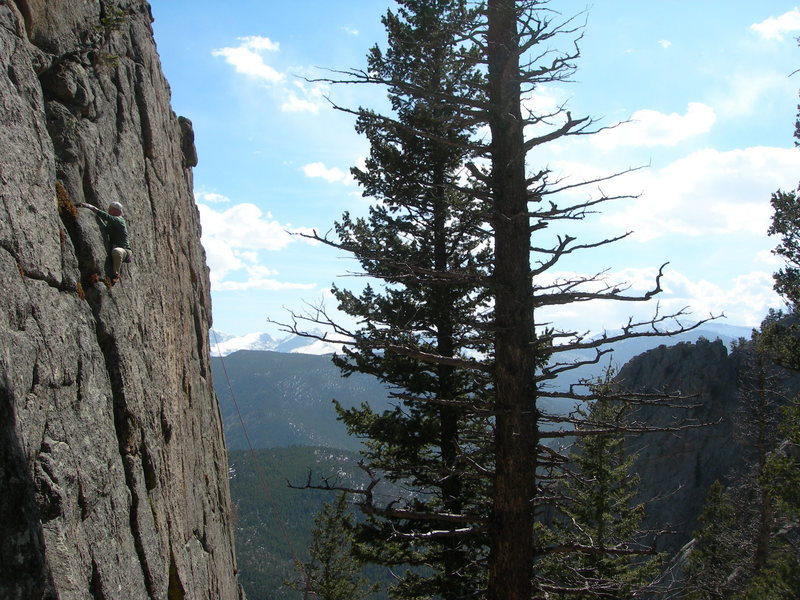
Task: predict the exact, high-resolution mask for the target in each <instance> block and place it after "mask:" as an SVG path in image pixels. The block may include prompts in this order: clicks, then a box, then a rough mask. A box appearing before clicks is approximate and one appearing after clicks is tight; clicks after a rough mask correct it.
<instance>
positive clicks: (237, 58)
mask: <svg viewBox="0 0 800 600" xmlns="http://www.w3.org/2000/svg"><path fill="white" fill-rule="evenodd" d="M238 40H239V41H240V42H241V43H240V44H239V46H237V47H235V48H234V47H228V48H220V49H218V50H213V51H212V52H211V54H212V55H213V56H222V57H223V58H224V59H225V62H227V63H228V64H229V65H232V66H233V68H234V69H236V72H237V73H242V74H243V75H247V76H249V77H253V78H255V79H260V80H263V81H266V82H269V83H273V84H275V83H280V82H281V81H283V79H284V77H285V76H284V75H283V73H279V72H278V71H277V70H276V69H275V68H273V67H271V66H270V65H268V64H266V63H265V62H264V56H263V53H264V52H276V51H277V50H278V48H279V47H280V46H279V44H277V43H275V42H272V41H271V40H270V39H269V38H265V37H260V36H248V37H240V38H238Z"/></svg>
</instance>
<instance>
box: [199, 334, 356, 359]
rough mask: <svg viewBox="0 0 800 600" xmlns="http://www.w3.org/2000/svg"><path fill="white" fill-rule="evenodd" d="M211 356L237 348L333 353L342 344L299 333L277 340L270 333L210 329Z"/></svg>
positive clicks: (337, 350) (226, 353)
mask: <svg viewBox="0 0 800 600" xmlns="http://www.w3.org/2000/svg"><path fill="white" fill-rule="evenodd" d="M209 340H210V344H211V356H228V354H231V353H232V352H236V351H237V350H271V351H273V352H286V353H294V354H318V355H319V354H333V353H334V352H341V344H334V343H331V342H324V341H322V340H315V339H312V338H304V337H301V336H298V335H289V336H287V337H284V338H281V339H278V340H276V339H275V338H273V337H272V336H271V335H269V334H268V333H261V332H256V333H247V334H245V335H231V334H228V333H225V332H223V331H218V330H216V329H211V330H210V331H209Z"/></svg>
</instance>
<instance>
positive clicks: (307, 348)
mask: <svg viewBox="0 0 800 600" xmlns="http://www.w3.org/2000/svg"><path fill="white" fill-rule="evenodd" d="M750 331H751V328H749V327H743V326H740V325H726V324H724V323H714V322H711V323H704V324H703V325H702V326H701V327H700V328H698V329H697V330H695V331H692V332H688V333H684V334H681V335H676V336H674V337H663V338H637V339H631V340H626V341H624V342H622V343H620V344H617V345H616V346H615V348H614V355H613V363H614V364H616V365H617V366H618V367H621V366H622V365H624V364H625V363H626V362H628V361H629V360H630V359H631V358H633V357H634V356H636V355H638V354H641V353H642V352H645V351H646V350H649V349H650V348H654V347H656V346H660V345H661V344H665V345H667V346H673V345H675V344H677V343H679V342H691V341H694V340H696V339H698V338H699V337H706V338H708V339H711V340H714V339H716V338H719V339H721V340H722V341H723V342H724V343H725V345H729V344H730V342H732V341H734V340H736V339H738V338H740V337H745V338H749V337H750ZM609 333H610V334H611V333H612V332H609ZM209 334H210V335H209V338H210V341H211V356H228V355H229V354H231V353H233V352H236V351H238V350H269V351H272V352H287V353H291V354H316V355H321V354H333V353H334V352H339V351H341V344H335V343H331V342H323V341H321V340H315V339H312V338H305V337H301V336H298V335H288V336H285V337H282V338H280V339H275V338H273V337H272V336H271V335H269V334H268V333H262V332H256V333H246V334H244V335H232V334H229V333H225V332H223V331H219V330H218V329H211V330H210V332H209Z"/></svg>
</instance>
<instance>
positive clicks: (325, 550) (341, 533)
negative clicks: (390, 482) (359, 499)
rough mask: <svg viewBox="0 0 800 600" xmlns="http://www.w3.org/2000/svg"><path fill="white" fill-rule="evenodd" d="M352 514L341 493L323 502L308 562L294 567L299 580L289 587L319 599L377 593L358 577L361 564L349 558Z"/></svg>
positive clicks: (350, 599) (351, 598)
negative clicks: (335, 497)
mask: <svg viewBox="0 0 800 600" xmlns="http://www.w3.org/2000/svg"><path fill="white" fill-rule="evenodd" d="M352 528H353V515H352V514H351V513H350V512H349V511H348V509H347V501H346V499H345V495H344V494H340V495H339V497H338V498H337V500H336V502H335V503H333V504H328V503H325V504H324V505H323V507H322V509H321V510H320V512H319V513H317V516H316V517H315V518H314V529H313V531H312V534H313V536H314V537H313V541H312V543H311V547H310V548H309V554H310V556H311V560H310V561H309V562H307V563H304V564H298V565H297V571H298V573H299V575H300V577H301V578H300V580H299V581H295V582H291V583H289V585H290V586H291V587H293V588H294V589H296V590H299V591H302V592H304V594H305V596H304V597H309V594H310V595H311V597H313V598H319V599H320V600H361V599H362V598H367V597H369V596H371V595H372V594H374V593H375V592H376V591H377V590H378V585H377V584H370V583H369V581H367V579H366V578H364V577H363V576H362V575H361V566H362V565H361V563H360V562H358V561H357V560H356V559H355V558H353V556H352V555H351V550H352Z"/></svg>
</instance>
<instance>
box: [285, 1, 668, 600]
mask: <svg viewBox="0 0 800 600" xmlns="http://www.w3.org/2000/svg"><path fill="white" fill-rule="evenodd" d="M398 6H399V9H398V11H397V13H393V12H391V11H390V12H389V13H387V15H386V17H385V18H384V24H385V25H386V28H387V32H388V49H387V50H386V52H382V51H381V50H380V49H378V48H377V47H376V48H373V50H372V51H371V52H370V55H369V65H368V68H367V69H365V70H353V71H347V72H344V73H341V74H340V75H341V76H342V77H343V79H341V80H328V81H333V82H339V83H341V82H346V83H365V84H378V85H383V86H385V87H386V89H387V92H388V97H389V99H390V102H391V108H392V111H391V113H390V114H377V113H375V112H372V111H369V110H364V109H362V110H359V111H349V109H343V110H347V111H348V112H352V113H354V114H355V115H356V116H357V117H358V122H357V128H358V130H359V131H361V132H362V133H364V134H365V135H366V136H367V138H368V139H369V141H370V146H371V151H370V157H369V159H368V160H367V163H366V166H365V168H364V169H361V170H358V169H356V170H354V175H355V177H356V178H357V179H358V180H359V182H360V183H361V184H362V186H363V187H364V192H365V194H366V195H368V196H371V197H374V198H375V199H376V204H375V205H374V206H373V208H372V209H371V210H370V214H369V217H368V218H366V219H353V218H351V217H350V215H345V216H344V217H343V219H342V220H341V221H340V222H339V223H338V224H337V225H336V228H335V234H336V237H332V238H328V237H321V236H315V238H316V239H317V240H318V241H321V242H323V243H326V244H329V245H331V246H334V247H337V248H342V249H345V250H347V251H349V252H352V253H353V255H354V256H355V257H356V258H357V260H358V261H359V263H360V265H361V267H362V269H363V274H365V275H367V276H369V277H371V278H372V279H371V283H370V285H368V286H367V287H366V289H365V290H364V291H363V292H360V293H355V292H350V291H348V290H344V289H341V288H338V287H337V288H335V295H336V298H337V300H338V302H339V308H340V309H341V310H343V311H344V312H346V313H348V314H349V315H352V316H353V317H355V318H356V319H357V320H358V323H359V325H358V327H357V328H356V329H355V330H347V329H346V328H344V327H343V326H342V325H341V324H337V323H336V322H335V321H334V320H333V319H331V318H330V317H329V316H328V315H327V314H326V313H325V310H324V308H323V307H320V308H319V310H318V311H316V312H313V313H312V314H310V315H306V316H305V318H306V319H308V320H310V321H312V322H314V323H317V324H323V325H327V326H329V327H330V328H332V329H333V330H334V331H336V332H338V333H340V334H343V335H345V336H346V337H347V339H349V340H350V341H349V342H348V344H349V348H348V350H347V352H346V353H345V355H344V356H342V357H339V358H337V359H336V361H337V364H339V366H340V367H341V368H342V369H343V371H344V372H345V374H347V373H351V372H355V371H359V372H366V373H371V374H373V375H376V376H377V377H379V378H380V379H382V380H383V381H385V382H386V383H387V384H389V385H390V386H392V388H393V389H394V394H395V397H396V398H397V399H398V405H397V408H396V409H395V410H394V411H389V412H387V413H385V414H380V415H378V414H374V413H373V412H372V411H371V410H370V408H369V407H368V406H364V407H361V408H360V409H356V410H350V411H341V412H340V415H341V418H342V420H344V421H345V423H346V424H347V426H348V427H349V429H350V431H351V432H352V433H353V434H355V435H358V436H361V437H364V438H366V440H367V441H366V443H367V450H366V452H365V469H367V470H368V472H370V473H372V474H373V475H374V477H375V478H376V480H377V478H379V477H385V478H387V479H390V480H391V481H394V482H396V483H398V484H402V485H405V486H407V487H408V489H409V492H408V495H407V497H404V498H394V499H391V500H390V501H382V499H381V498H379V497H378V495H376V494H375V493H374V489H375V488H374V486H373V487H369V488H367V489H365V490H347V491H348V492H351V493H354V494H357V495H358V496H359V497H360V499H359V504H360V507H361V509H362V510H363V511H364V512H365V513H366V514H367V515H368V516H369V517H370V519H369V521H368V524H367V526H365V527H364V528H363V529H362V530H361V531H360V533H359V538H358V541H359V549H360V550H361V551H362V552H363V553H364V556H367V557H370V558H371V560H376V561H383V562H385V563H387V564H395V565H401V564H409V565H416V564H425V565H429V566H430V568H431V571H432V574H430V575H426V574H421V573H420V572H411V573H408V574H407V576H406V578H405V579H404V580H403V581H402V582H401V583H400V586H401V587H400V589H399V591H398V593H402V595H403V596H404V597H414V598H417V597H418V598H428V597H433V596H437V595H438V596H440V597H443V598H466V597H487V598H490V599H492V600H500V599H501V598H502V599H503V600H531V598H533V597H539V596H540V595H544V594H545V593H546V592H545V590H543V589H538V588H539V583H536V585H534V581H535V580H536V577H535V573H534V571H533V565H534V562H535V561H536V559H537V556H538V554H537V553H538V552H540V551H546V549H545V548H544V544H542V543H539V542H538V541H536V540H535V539H534V524H535V510H536V508H537V505H541V504H542V503H547V502H553V501H555V500H554V498H555V496H554V494H553V493H552V490H548V489H547V487H548V486H549V485H550V482H548V481H547V480H544V479H539V480H537V473H541V472H543V470H544V469H547V468H548V467H550V466H553V467H556V466H558V464H559V463H560V462H561V461H560V460H559V459H558V457H554V456H553V452H552V450H550V449H549V448H547V447H546V446H545V445H544V444H543V441H544V440H545V439H546V438H548V437H565V436H568V435H571V434H572V432H571V427H572V426H573V425H574V424H576V423H577V422H578V421H579V419H577V418H569V417H563V416H553V415H546V414H544V413H543V412H542V411H541V410H540V408H539V407H540V402H541V401H542V400H544V399H546V398H552V399H560V400H564V399H567V400H569V401H574V400H591V399H592V398H593V397H594V394H593V392H591V391H590V392H588V393H582V394H581V393H579V392H577V391H575V390H574V389H572V390H569V391H568V392H559V391H554V390H550V389H548V387H547V384H548V382H550V381H551V380H552V379H554V378H555V377H556V376H557V375H558V374H559V373H563V372H564V371H567V370H569V369H574V368H576V367H577V366H579V365H578V364H577V363H575V362H574V361H572V360H570V359H568V358H567V359H559V356H564V355H565V353H569V352H573V351H580V350H592V349H594V350H596V357H595V358H594V359H593V360H591V359H590V360H589V361H588V362H597V361H599V360H600V357H601V356H602V355H604V354H605V353H606V352H607V351H608V350H605V349H604V347H605V346H606V345H607V344H610V343H613V342H616V341H619V340H622V339H627V338H629V337H635V336H644V335H648V336H649V335H663V334H664V331H663V329H662V327H661V326H662V325H663V324H664V323H665V322H667V321H669V320H670V318H671V317H673V316H675V315H666V316H661V315H657V316H656V317H655V318H653V319H652V320H648V321H646V322H644V323H634V322H629V323H627V324H626V325H625V326H624V327H623V329H622V332H621V333H620V334H618V335H605V336H601V337H600V338H594V339H589V338H588V337H587V335H586V334H581V333H578V332H573V331H568V330H560V329H557V328H554V327H543V326H539V327H537V325H536V321H535V314H536V312H537V311H539V310H540V309H542V308H545V307H552V306H560V305H564V304H572V303H581V302H588V301H592V300H616V301H623V302H628V301H632V302H639V301H646V300H649V299H650V298H651V297H652V296H654V295H655V294H657V293H658V292H660V278H661V273H660V272H659V275H658V276H657V278H656V281H655V282H654V286H653V289H652V290H650V291H648V292H646V293H643V294H640V295H636V294H628V293H626V292H627V288H626V286H625V285H624V284H619V283H617V282H608V281H606V280H605V279H604V276H603V273H602V272H601V273H599V274H598V275H596V276H587V277H582V276H576V277H574V278H566V279H556V280H555V281H552V280H546V279H545V278H546V276H547V274H548V272H550V271H551V270H552V269H553V268H554V267H555V266H556V265H557V264H558V262H559V261H560V260H561V259H562V258H564V257H565V256H567V255H570V254H573V253H577V252H581V251H591V250H592V249H595V248H598V247H600V246H603V245H605V244H609V243H612V242H614V241H617V240H618V239H621V238H624V237H625V236H626V235H627V234H622V235H620V236H618V237H614V238H608V239H601V240H594V241H589V242H584V243H578V242H577V241H576V238H575V237H573V236H570V235H568V234H561V235H559V234H558V233H554V234H553V236H552V237H549V238H548V237H547V236H546V235H545V234H546V233H547V232H548V231H549V230H548V226H549V225H553V226H554V228H556V226H557V228H558V231H563V229H564V227H566V226H567V225H568V224H569V223H570V222H573V221H580V220H583V219H584V218H585V217H586V216H587V214H589V213H590V212H592V210H591V209H592V207H595V206H597V205H598V204H601V203H602V202H605V201H608V200H611V199H612V198H609V197H607V196H605V195H603V194H602V193H601V194H600V195H599V197H592V196H591V195H589V197H588V198H587V199H586V200H583V201H578V202H577V203H563V202H560V201H558V199H557V194H558V193H559V192H561V191H563V190H564V189H565V188H566V189H574V188H576V187H580V185H594V184H599V182H601V181H603V180H605V179H607V178H601V179H598V180H594V181H586V182H581V183H579V184H575V185H566V184H564V185H563V186H561V185H559V182H558V181H551V176H550V173H549V171H548V169H546V168H541V169H538V170H536V169H534V170H532V171H531V170H530V168H529V166H528V165H527V164H526V161H527V154H528V152H529V151H531V150H532V149H534V148H536V147H539V146H541V145H543V144H546V143H549V142H551V141H553V140H557V139H561V138H564V137H568V136H581V135H586V134H589V133H593V132H595V131H597V128H596V126H595V124H594V123H593V121H592V120H591V119H589V118H580V119H575V118H573V117H572V115H571V114H570V113H569V112H568V111H566V110H563V109H559V110H557V111H555V112H554V113H553V114H536V113H532V112H531V113H529V112H528V111H523V109H522V104H523V98H524V95H525V94H529V93H530V92H531V91H532V90H533V89H535V88H536V87H537V86H539V85H542V84H547V83H551V82H555V81H562V80H566V79H569V77H570V76H571V75H572V73H573V72H574V69H575V66H574V62H575V60H576V59H577V58H578V57H579V54H580V53H579V51H578V49H577V46H573V50H572V51H569V52H563V53H558V52H555V51H553V50H552V45H553V44H554V43H555V42H556V40H557V39H558V38H560V37H561V36H570V37H571V36H577V35H579V34H578V33H576V29H575V28H573V27H572V26H571V25H570V22H569V21H568V20H567V21H564V22H560V21H558V19H559V18H560V17H559V16H558V14H557V13H555V12H554V11H553V10H551V9H549V8H548V7H547V3H546V2H544V1H542V0H524V1H518V2H514V1H512V0H489V1H488V2H487V3H486V4H485V5H484V4H477V5H473V4H472V3H468V2H466V1H465V0H401V1H399V2H398ZM471 7H472V8H471ZM340 108H341V107H340ZM532 126H535V127H536V129H533V131H535V132H536V134H535V135H530V134H529V132H530V131H531V127H532ZM547 127H550V130H549V131H546V132H542V131H541V130H542V128H545V129H546V128H547ZM613 176H615V175H611V176H609V178H610V177H613ZM679 329H680V328H679ZM289 330H290V331H293V332H296V333H303V332H302V330H301V329H300V328H298V326H297V325H296V324H295V325H292V326H290V327H289ZM620 398H621V397H620ZM639 400H640V401H644V400H642V399H639ZM545 430H547V431H545ZM374 483H375V485H377V481H376V482H374ZM323 487H324V486H323ZM601 551H602V550H601ZM581 591H585V586H583V587H581ZM537 594H538V595H539V596H537Z"/></svg>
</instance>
